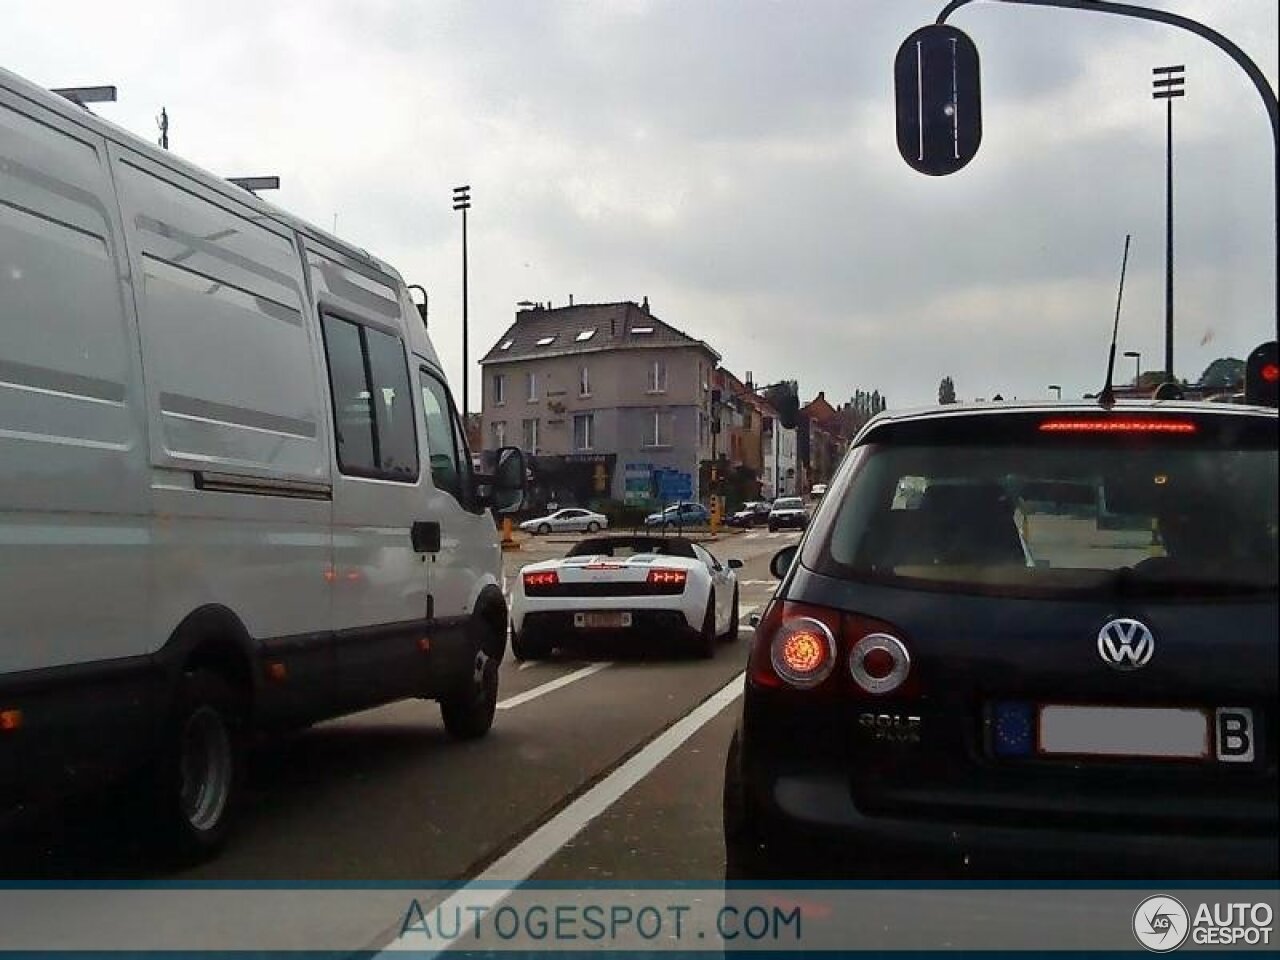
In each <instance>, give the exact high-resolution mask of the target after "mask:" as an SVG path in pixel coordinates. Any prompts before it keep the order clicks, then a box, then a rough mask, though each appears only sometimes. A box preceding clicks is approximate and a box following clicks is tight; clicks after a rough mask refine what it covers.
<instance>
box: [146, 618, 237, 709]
mask: <svg viewBox="0 0 1280 960" xmlns="http://www.w3.org/2000/svg"><path fill="white" fill-rule="evenodd" d="M158 659H159V660H160V662H161V663H163V664H164V666H165V673H166V674H167V676H168V678H169V681H170V682H169V684H168V688H169V691H170V695H172V694H173V692H174V691H176V690H177V688H178V681H179V680H180V679H181V678H182V677H183V676H184V675H188V674H193V673H196V672H197V671H201V670H204V671H208V672H210V673H214V674H217V675H219V676H220V677H222V678H223V679H224V680H225V681H226V683H227V684H228V686H230V687H232V688H233V689H234V690H235V691H236V693H237V694H238V695H239V696H240V697H241V698H242V702H243V705H244V707H245V709H246V711H248V712H249V713H250V715H251V712H252V706H253V703H254V701H255V700H256V699H257V696H256V694H257V693H258V686H259V679H260V678H259V677H258V673H257V671H256V670H254V667H253V665H254V663H255V661H256V652H255V649H254V642H253V639H252V638H251V637H250V635H249V631H247V630H246V629H245V627H244V624H243V623H241V622H240V618H239V617H237V616H236V615H235V614H234V613H232V612H231V611H230V610H228V609H227V608H226V607H223V606H218V605H212V604H211V605H209V606H205V607H200V608H199V609H197V610H193V611H192V612H191V613H189V614H188V615H187V616H186V617H185V618H184V619H183V621H182V622H181V623H180V624H178V626H177V627H176V628H175V629H174V631H173V633H172V634H171V635H170V637H169V641H168V642H167V643H166V644H165V645H164V647H163V648H162V649H161V651H160V653H159V654H158Z"/></svg>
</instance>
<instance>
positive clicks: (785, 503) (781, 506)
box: [773, 497, 804, 510]
mask: <svg viewBox="0 0 1280 960" xmlns="http://www.w3.org/2000/svg"><path fill="white" fill-rule="evenodd" d="M803 506H804V501H803V500H801V499H800V498H799V497H783V498H782V499H781V500H775V501H774V502H773V509H775V510H799V509H801V508H802V507H803Z"/></svg>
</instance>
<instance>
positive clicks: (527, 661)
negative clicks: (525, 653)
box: [516, 660, 535, 672]
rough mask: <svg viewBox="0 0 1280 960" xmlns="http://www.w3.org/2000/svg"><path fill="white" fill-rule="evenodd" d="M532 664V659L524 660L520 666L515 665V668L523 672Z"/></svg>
mask: <svg viewBox="0 0 1280 960" xmlns="http://www.w3.org/2000/svg"><path fill="white" fill-rule="evenodd" d="M534 665H535V663H534V661H532V660H526V661H525V662H524V663H522V664H520V666H518V667H516V669H517V670H519V671H521V672H523V671H525V670H528V669H529V668H530V667H532V666H534Z"/></svg>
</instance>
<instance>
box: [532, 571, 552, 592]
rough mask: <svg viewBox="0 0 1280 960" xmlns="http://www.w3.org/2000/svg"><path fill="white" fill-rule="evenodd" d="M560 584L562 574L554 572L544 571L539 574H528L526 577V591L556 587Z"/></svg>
mask: <svg viewBox="0 0 1280 960" xmlns="http://www.w3.org/2000/svg"><path fill="white" fill-rule="evenodd" d="M559 584H560V574H558V573H556V572H555V571H554V570H544V571H540V572H538V573H526V574H525V575H524V588H525V590H539V589H544V588H546V587H555V586H558V585H559Z"/></svg>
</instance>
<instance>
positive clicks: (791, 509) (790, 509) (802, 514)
mask: <svg viewBox="0 0 1280 960" xmlns="http://www.w3.org/2000/svg"><path fill="white" fill-rule="evenodd" d="M808 525H809V511H808V510H806V509H805V508H804V501H803V500H802V499H800V498H799V497H779V498H778V499H777V500H775V501H773V509H772V510H770V511H769V529H770V530H781V529H782V528H784V527H787V528H790V529H793V530H803V529H804V528H805V527H807V526H808Z"/></svg>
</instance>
